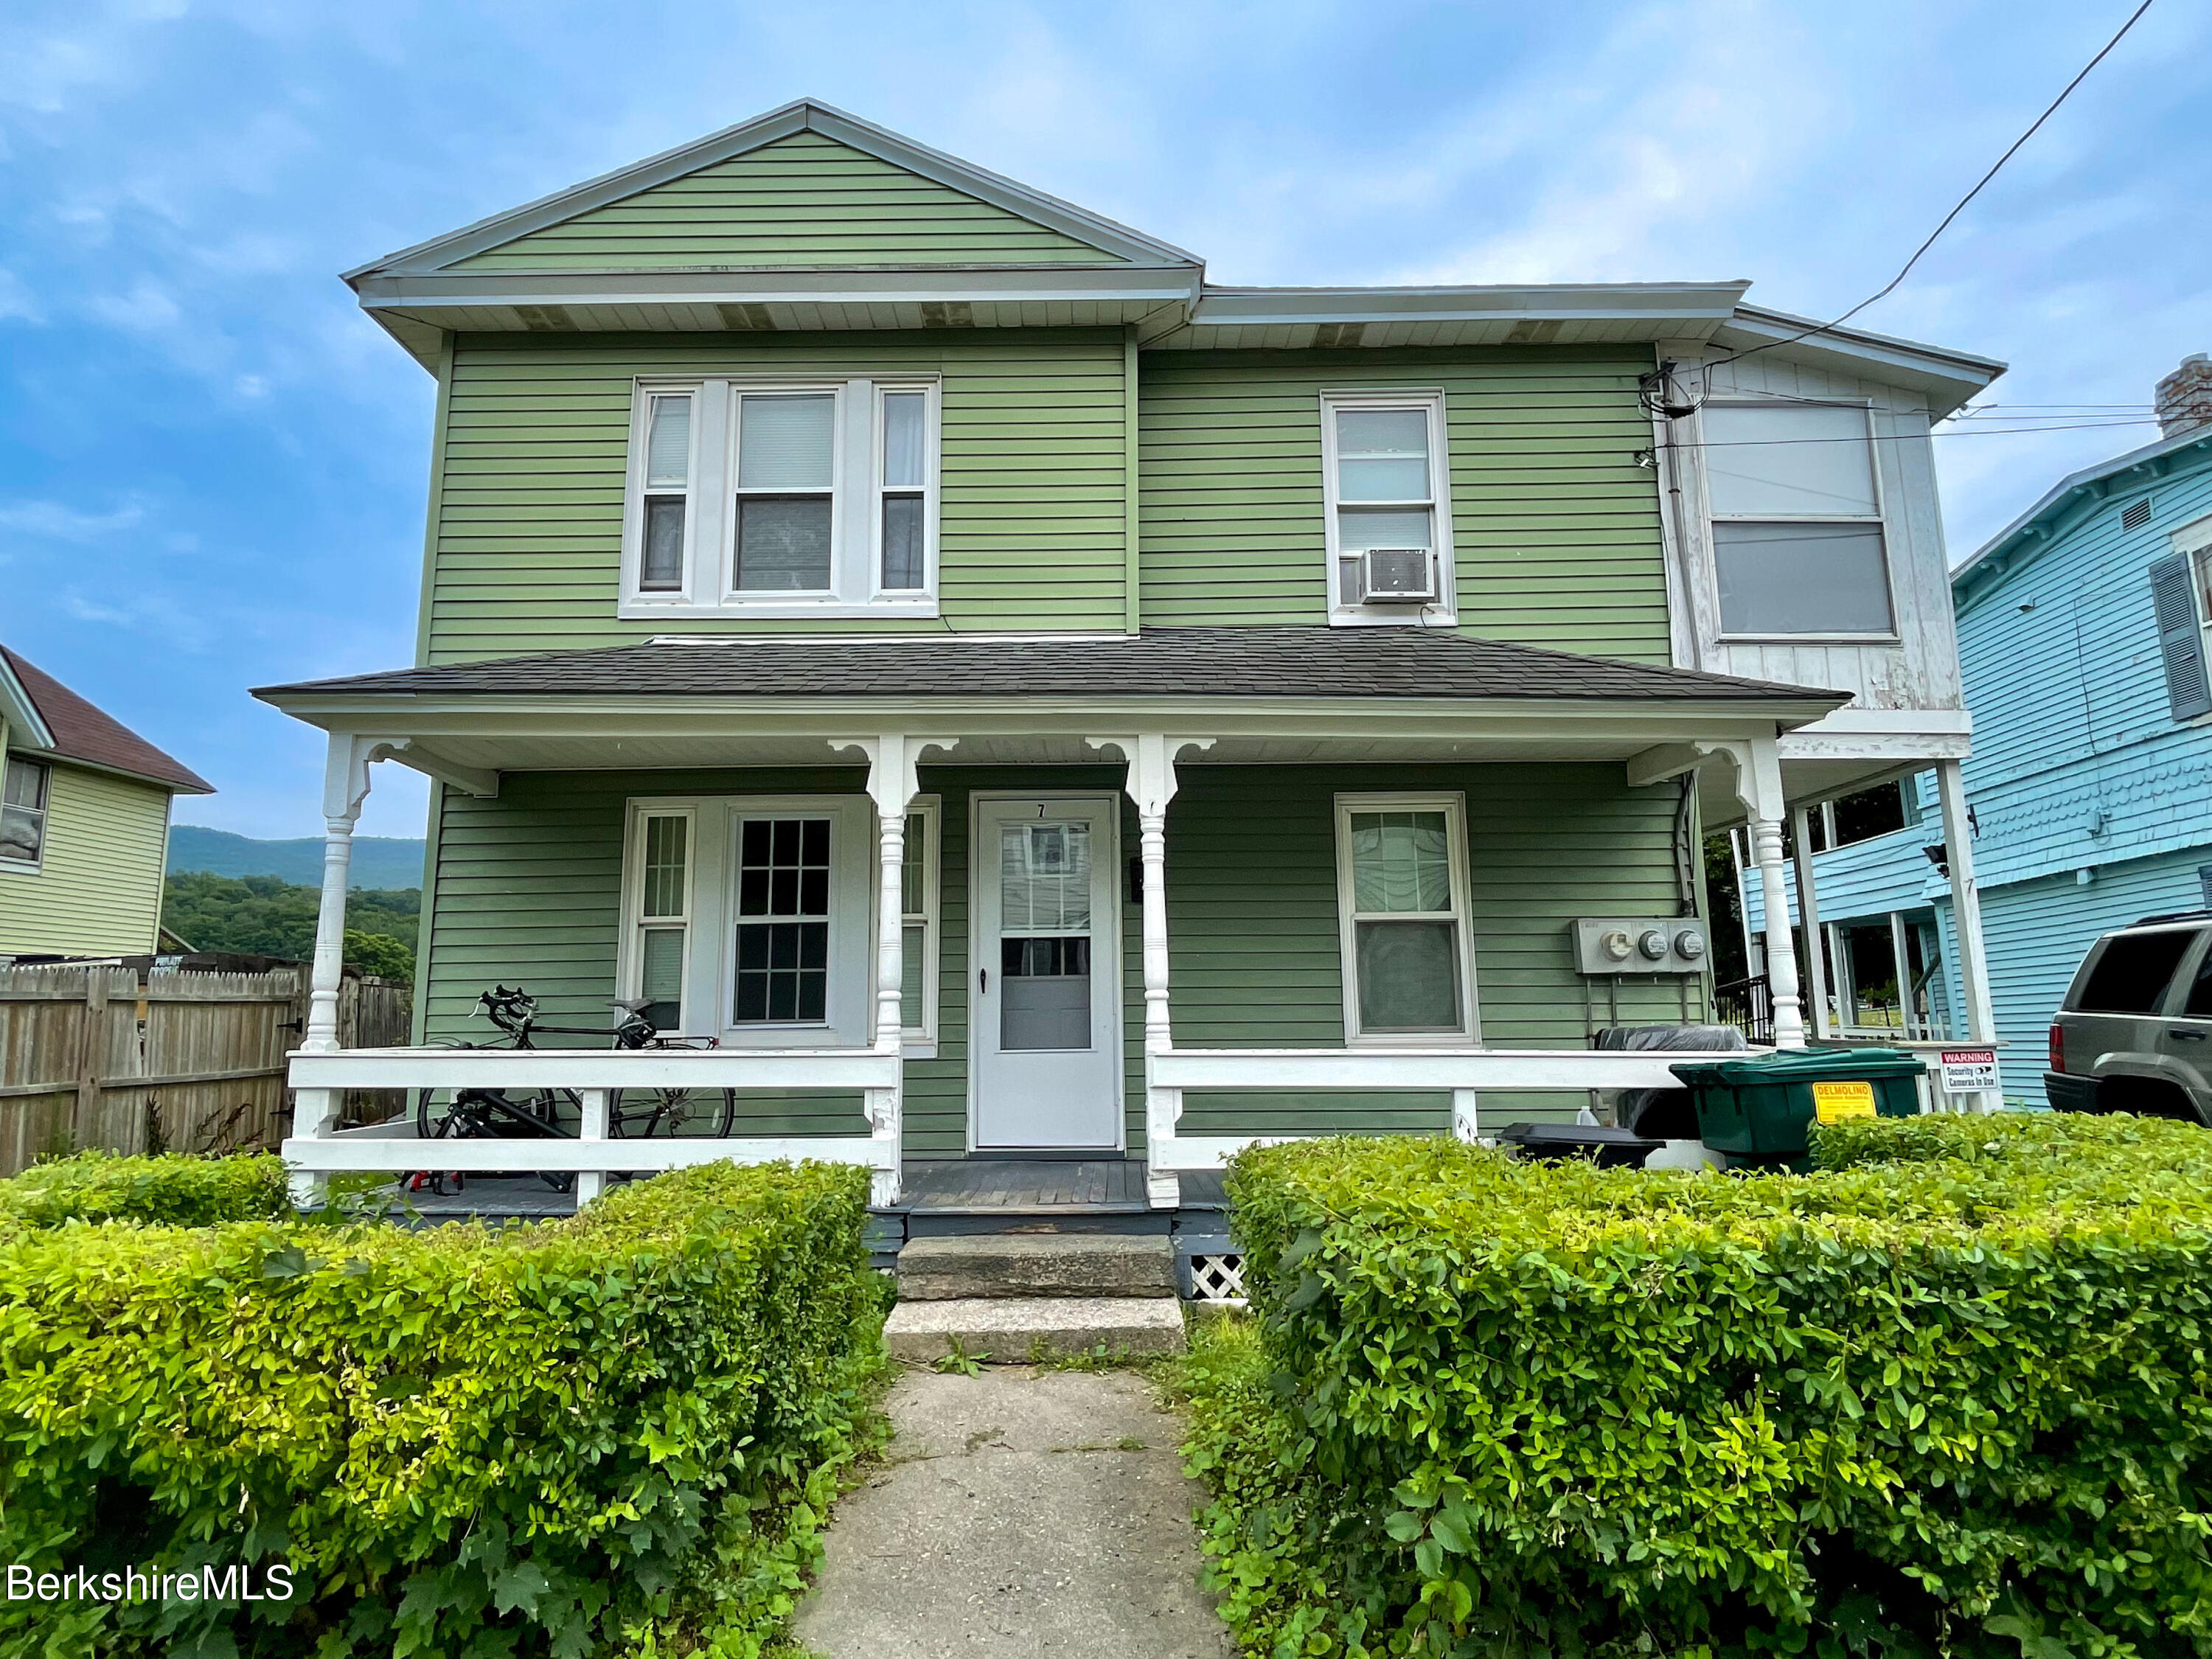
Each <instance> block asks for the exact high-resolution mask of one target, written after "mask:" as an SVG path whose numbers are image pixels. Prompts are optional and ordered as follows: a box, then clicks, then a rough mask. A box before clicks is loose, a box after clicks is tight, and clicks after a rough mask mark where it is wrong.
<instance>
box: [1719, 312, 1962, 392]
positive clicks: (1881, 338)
mask: <svg viewBox="0 0 2212 1659" xmlns="http://www.w3.org/2000/svg"><path fill="white" fill-rule="evenodd" d="M1808 329H1809V330H1813V331H1814V332H1812V333H1810V334H1807V335H1806V337H1804V338H1803V339H1798V338H1796V336H1797V335H1799V334H1801V333H1804V332H1805V331H1807V330H1808ZM1709 338H1710V340H1711V343H1713V344H1715V345H1717V346H1722V347H1725V348H1726V349H1729V350H1730V351H1735V352H1742V351H1749V350H1756V351H1759V352H1761V353H1765V352H1770V351H1771V352H1772V353H1773V354H1774V355H1775V356H1778V357H1779V358H1782V359H1783V360H1784V361H1785V362H1802V363H1808V364H1811V365H1813V366H1814V367H1816V368H1827V369H1832V370H1833V371H1835V372H1836V373H1838V374H1850V375H1856V376H1857V377H1859V378H1860V379H1863V380H1878V381H1880V382H1881V384H1883V385H1884V386H1903V387H1906V388H1909V389H1911V390H1912V391H1915V392H1925V393H1926V394H1927V396H1928V400H1929V415H1930V416H1931V417H1933V418H1934V419H1936V420H1941V419H1942V417H1943V416H1946V415H1948V414H1951V413H1952V412H1954V410H1957V409H1959V408H1960V406H1961V405H1962V404H1965V403H1966V400H1967V399H1968V398H1972V396H1973V395H1974V394H1975V393H1976V392H1979V391H1981V390H1982V389H1983V388H1984V387H1985V386H1988V385H1989V384H1990V382H1991V381H1993V380H1996V378H1997V377H1998V376H1999V375H2000V374H2003V373H2004V372H2005V365H2004V364H2002V363H2001V362H1997V361H1996V359H1995V358H1992V357H1978V356H1974V355H1972V353H1970V352H1963V351H1951V350H1948V349H1944V348H1943V347H1941V346H1931V345H1923V344H1921V343H1918V342H1917V341H1913V340H1900V339H1897V338H1895V337H1892V336H1890V335H1887V334H1869V333H1866V332H1863V331H1860V330H1857V329H1848V328H1839V329H1830V328H1825V327H1823V326H1822V325H1820V322H1819V321H1818V320H1816V319H1812V318H1807V317H1793V316H1791V315H1790V314H1789V313H1787V312H1780V311H1766V310H1764V309H1761V308H1759V307H1753V306H1740V307H1737V308H1736V310H1735V314H1734V315H1733V316H1732V317H1730V318H1729V319H1728V320H1727V321H1726V322H1725V323H1723V325H1721V327H1720V328H1719V329H1717V331H1714V332H1713V333H1712V334H1711V336H1709Z"/></svg>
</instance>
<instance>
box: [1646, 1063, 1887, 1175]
mask: <svg viewBox="0 0 2212 1659" xmlns="http://www.w3.org/2000/svg"><path fill="white" fill-rule="evenodd" d="M1668 1070H1670V1071H1672V1072H1673V1073H1674V1075H1675V1076H1676V1077H1678V1078H1680V1079H1682V1081H1683V1082H1684V1083H1685V1084H1686V1085H1688V1087H1689V1091H1690V1098H1691V1100H1692V1102H1693V1103H1695V1105H1696V1107H1697V1110H1698V1130H1699V1135H1700V1136H1701V1137H1702V1138H1703V1139H1704V1140H1705V1145H1706V1146H1708V1147H1709V1148H1711V1150H1712V1151H1714V1152H1718V1153H1720V1154H1721V1155H1722V1157H1723V1158H1724V1159H1725V1160H1726V1161H1727V1163H1728V1164H1729V1166H1730V1167H1731V1168H1734V1167H1735V1166H1738V1165H1746V1166H1750V1167H1754V1168H1762V1169H1786V1170H1807V1169H1809V1168H1811V1167H1812V1147H1811V1142H1810V1138H1809V1137H1810V1131H1811V1127H1812V1125H1813V1124H1814V1121H1820V1122H1822V1123H1835V1122H1840V1121H1843V1120H1844V1119H1845V1118H1850V1117H1875V1116H1880V1117H1912V1116H1915V1115H1917V1114H1918V1113H1919V1110H1920V1091H1919V1088H1918V1086H1917V1083H1916V1079H1918V1078H1920V1077H1922V1076H1923V1075H1925V1073H1927V1070H1928V1067H1927V1066H1925V1065H1923V1064H1922V1063H1921V1061H1920V1060H1917V1058H1915V1057H1914V1056H1913V1055H1911V1054H1907V1053H1905V1051H1904V1050H1903V1049H1901V1048H1784V1049H1779V1050H1778V1051H1776V1052H1775V1053H1773V1054H1746V1055H1745V1056H1744V1057H1743V1058H1742V1059H1741V1060H1686V1061H1684V1062H1683V1063H1682V1064H1680V1065H1679V1066H1670V1067H1668Z"/></svg>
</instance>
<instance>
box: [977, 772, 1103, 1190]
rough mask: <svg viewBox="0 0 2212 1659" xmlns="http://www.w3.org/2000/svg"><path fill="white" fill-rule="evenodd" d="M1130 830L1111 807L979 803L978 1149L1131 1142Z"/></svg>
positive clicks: (1095, 1147)
mask: <svg viewBox="0 0 2212 1659" xmlns="http://www.w3.org/2000/svg"><path fill="white" fill-rule="evenodd" d="M1120 822H1121V819H1120V813H1119V809H1118V805H1117V803H1116V802H1115V801H1114V800H1113V799H1111V798H1110V797H1098V798H1095V799H1081V800H1066V799H1028V800H983V801H979V802H978V803H977V805H976V808H975V871H974V886H973V891H974V893H975V957H974V962H975V968H974V972H975V981H974V983H973V985H972V987H971V989H972V991H973V993H974V999H973V1002H972V1004H971V1007H972V1009H973V1014H972V1019H973V1024H972V1026H971V1028H970V1038H969V1055H970V1063H971V1064H972V1065H973V1066H974V1067H975V1146H976V1147H977V1148H978V1149H979V1150H981V1149H985V1148H1006V1149H1011V1148H1017V1147H1061V1146H1065V1147H1081V1148H1085V1149H1087V1150H1091V1151H1102V1152H1106V1151H1112V1150H1115V1148H1117V1147H1118V1146H1120V1145H1121V1006H1120V1002H1119V1000H1118V999H1119V997H1120V995H1121V929H1120V927H1118V925H1117V923H1118V921H1119V918H1120V908H1119V905H1118V903H1117V894H1116V890H1115V880H1114V874H1115V870H1116V869H1118V868H1119V867H1120V860H1119V858H1118V857H1117V855H1116V853H1115V831H1116V830H1117V829H1119V827H1120Z"/></svg>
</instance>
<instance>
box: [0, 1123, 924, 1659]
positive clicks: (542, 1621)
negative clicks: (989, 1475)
mask: <svg viewBox="0 0 2212 1659" xmlns="http://www.w3.org/2000/svg"><path fill="white" fill-rule="evenodd" d="M867 1184H868V1183H867V1174H866V1171H865V1170H853V1169H848V1168H842V1167H830V1166H823V1165H815V1164H804V1165H799V1166H796V1167H793V1166H790V1165H769V1166H763V1167H758V1168H751V1169H737V1168H733V1167H732V1166H729V1165H713V1166H706V1167H702V1168H700V1169H697V1170H690V1171H687V1172H684V1173H682V1174H678V1175H671V1176H662V1177H659V1178H658V1179H655V1180H653V1181H651V1182H638V1183H636V1184H635V1185H632V1186H629V1187H625V1188H621V1189H619V1190H618V1191H617V1192H616V1193H615V1194H613V1195H611V1197H609V1198H608V1199H606V1200H604V1201H603V1202H601V1203H599V1204H597V1205H594V1206H592V1208H591V1209H590V1210H588V1211H586V1212H585V1213H584V1214H583V1215H581V1216H580V1217H578V1218H574V1219H572V1220H567V1221H560V1222H553V1223H548V1224H544V1225H538V1226H533V1227H513V1228H508V1229H506V1230H503V1231H486V1230H484V1229H481V1228H476V1227H445V1228H439V1229H435V1230H431V1231H422V1232H410V1231H404V1230H402V1229H398V1228H394V1227H380V1226H360V1227H354V1228H350V1229H331V1228H328V1227H311V1226H307V1225H270V1224H265V1223H245V1224H237V1225H229V1226H225V1227H221V1228H216V1229H210V1230H205V1231H172V1230H166V1229H153V1228H137V1227H70V1228H66V1229H62V1230H60V1231H48V1232H36V1233H33V1232H24V1233H19V1234H17V1235H16V1236H15V1237H13V1238H11V1239H9V1240H6V1241H5V1242H4V1243H0V1446H4V1455H5V1463H4V1468H0V1478H4V1481H5V1488H4V1507H0V1556H4V1559H6V1560H7V1561H9V1562H11V1563H25V1564H29V1565H33V1567H35V1568H37V1569H39V1570H40V1571H53V1572H55V1573H57V1574H59V1573H63V1572H65V1571H69V1570H70V1569H72V1568H84V1569H89V1570H91V1571H93V1572H94V1573H95V1574H98V1573H101V1572H105V1571H110V1570H116V1571H120V1570H121V1569H122V1568H124V1567H125V1566H127V1565H132V1564H139V1565H143V1564H145V1563H148V1562H159V1563H163V1564H167V1565H172V1566H181V1567H183V1568H185V1569H186V1570H191V1569H193V1568H196V1567H197V1566H199V1565H202V1564H208V1565H213V1566H214V1567H215V1568H216V1570H217V1571H218V1573H220V1572H222V1571H223V1570H224V1569H226V1568H228V1566H230V1565H237V1564H247V1563H252V1564H259V1565H264V1566H267V1565H273V1564H276V1563H279V1562H283V1563H289V1567H290V1570H291V1571H292V1573H293V1574H294V1575H295V1577H296V1579H297V1581H298V1583H299V1586H300V1588H299V1589H298V1590H297V1591H296V1593H295V1595H293V1596H292V1597H291V1599H290V1600H289V1601H283V1602H271V1601H263V1602H259V1603H251V1604H248V1603H245V1602H243V1601H238V1600H233V1601H228V1602H224V1603H220V1604H216V1605H212V1606H211V1605H210V1604H207V1603H204V1602H203V1603H198V1604H187V1603H181V1602H174V1601H173V1602H171V1603H170V1604H168V1605H167V1606H166V1607H149V1606H146V1605H143V1604H142V1605H140V1606H137V1607H110V1606H105V1605H100V1604H88V1603H85V1602H79V1603H77V1604H76V1605H75V1606H68V1605H62V1604H52V1605H44V1606H41V1605H39V1604H37V1603H34V1602H33V1603H26V1602H25V1601H8V1602H0V1651H7V1652H12V1653H24V1654H31V1653H38V1654H48V1653H52V1654H62V1653H76V1652H91V1651H97V1652H100V1653H102V1654H133V1653H140V1652H143V1653H149V1654H150V1653H154V1652H179V1653H184V1652H192V1653H203V1654H207V1655H210V1656H212V1655H216V1654H222V1653H230V1652H233V1651H237V1652H241V1653H245V1654H251V1655H263V1654H267V1655H278V1654H282V1655H309V1654H312V1655H315V1656H318V1659H337V1656H341V1655H347V1654H361V1655H369V1654H392V1655H398V1656H405V1655H408V1654H435V1655H446V1654H453V1655H467V1656H471V1659H477V1656H489V1655H505V1654H541V1653H550V1654H558V1655H564V1656H566V1655H580V1654H583V1653H586V1652H591V1651H595V1650H599V1649H600V1648H602V1647H603V1646H605V1645H606V1644H635V1643H636V1642H638V1641H640V1640H647V1639H649V1638H647V1636H646V1632H650V1631H651V1630H653V1628H655V1627H656V1622H657V1621H659V1622H661V1623H665V1621H666V1620H670V1619H675V1620H679V1621H682V1620H687V1619H688V1620H690V1623H691V1625H692V1626H693V1627H694V1628H696V1627H698V1626H699V1625H700V1624H701V1622H702V1620H703V1621H704V1623H705V1624H706V1625H708V1626H712V1625H713V1624H714V1620H716V1619H717V1618H718V1617H722V1616H723V1615H729V1616H730V1617H731V1618H735V1617H736V1615H738V1614H749V1613H750V1612H757V1611H759V1609H758V1608H750V1609H749V1608H746V1607H732V1606H729V1605H726V1604H727V1603H728V1602H729V1601H730V1600H731V1598H732V1597H736V1598H738V1600H740V1601H742V1600H744V1598H745V1597H747V1596H753V1597H755V1598H756V1599H757V1600H760V1601H763V1602H764V1603H765V1604H766V1610H767V1611H769V1612H770V1613H773V1612H775V1611H778V1610H783V1609H787V1607H788V1597H789V1594H790V1591H791V1589H792V1587H793V1585H794V1584H795V1583H796V1580H797V1575H796V1573H795V1572H794V1571H792V1568H791V1564H790V1562H789V1560H788V1559H779V1550H780V1549H782V1548H783V1531H782V1529H784V1528H788V1527H789V1526H791V1525H792V1524H793V1519H794V1515H795V1516H796V1522H797V1524H799V1525H800V1526H801V1527H802V1528H803V1527H804V1526H805V1525H806V1524H809V1523H811V1521H812V1519H813V1518H814V1516H815V1514H816V1512H817V1511H818V1510H819V1509H820V1508H821V1507H822V1505H823V1504H824V1503H825V1502H826V1498H827V1497H828V1495H829V1493H828V1491H827V1490H826V1489H825V1486H824V1483H823V1479H822V1475H823V1470H824V1468H827V1467H829V1466H831V1465H834V1464H835V1463H836V1462H837V1461H838V1460H839V1459H841V1458H842V1457H843V1456H844V1455H847V1454H848V1452H849V1449H850V1437H851V1434H852V1431H853V1425H854V1420H855V1418H856V1416H857V1415H858V1414H859V1413H860V1412H861V1411H862V1409H863V1395H864V1392H865V1389H866V1383H867V1382H868V1380H869V1378H870V1377H871V1376H872V1374H873V1372H874V1370H875V1369H876V1368H877V1367H878V1364H880V1354H881V1344H880V1341H879V1340H878V1334H877V1332H878V1326H879V1323H880V1311H881V1303H882V1296H881V1292H880V1290H879V1281H878V1279H877V1277H876V1276H875V1275H874V1274H873V1273H871V1272H870V1271H869V1268H868V1263H867V1255H866V1250H865V1249H864V1247H863V1245H862V1242H861V1228H862V1223H863V1219H864V1217H865V1215H866V1200H867ZM783 1553H784V1556H785V1557H787V1555H788V1551H787V1549H786V1550H784V1551H783ZM708 1568H711V1569H712V1570H713V1571H712V1572H711V1573H708V1572H707V1571H705V1570H706V1569H708ZM710 1579H711V1583H712V1585H713V1588H712V1589H709V1588H708V1587H707V1586H708V1582H709V1580H710ZM717 1598H720V1601H721V1602H722V1603H724V1605H721V1606H720V1607H717V1606H716V1605H714V1602H715V1601H716V1599H717ZM779 1598H781V1600H779ZM726 1622H727V1620H726ZM743 1622H744V1621H743V1620H742V1619H739V1620H738V1623H739V1624H742V1623H743ZM717 1651H718V1652H720V1653H724V1654H741V1653H743V1652H745V1651H748V1648H747V1647H746V1646H745V1645H744V1644H743V1643H741V1642H736V1641H734V1639H733V1641H732V1642H730V1643H726V1644H724V1645H723V1646H722V1647H721V1648H720V1649H718V1650H717Z"/></svg>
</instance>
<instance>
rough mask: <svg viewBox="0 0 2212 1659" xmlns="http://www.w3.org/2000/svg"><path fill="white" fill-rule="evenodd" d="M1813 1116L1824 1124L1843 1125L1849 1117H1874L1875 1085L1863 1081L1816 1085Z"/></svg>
mask: <svg viewBox="0 0 2212 1659" xmlns="http://www.w3.org/2000/svg"><path fill="white" fill-rule="evenodd" d="M1813 1115H1814V1117H1816V1118H1818V1119H1819V1120H1820V1121H1821V1122H1823V1123H1841V1122H1842V1121H1844V1119H1845V1118H1847V1117H1872V1116H1873V1115H1874V1085H1873V1084H1871V1083H1867V1082H1863V1081H1862V1082H1855V1083H1816V1084H1814V1085H1813Z"/></svg>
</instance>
